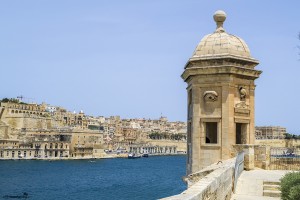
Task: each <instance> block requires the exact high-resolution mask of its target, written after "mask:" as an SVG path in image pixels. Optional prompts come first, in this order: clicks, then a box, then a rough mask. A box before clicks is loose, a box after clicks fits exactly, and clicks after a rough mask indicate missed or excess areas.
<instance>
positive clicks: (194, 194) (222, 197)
mask: <svg viewBox="0 0 300 200" xmlns="http://www.w3.org/2000/svg"><path fill="white" fill-rule="evenodd" d="M234 166H235V158H233V159H229V160H225V161H223V163H215V164H212V165H210V166H208V167H206V168H204V169H202V170H201V171H199V172H197V173H194V174H191V175H189V176H188V177H187V182H188V185H189V188H188V189H187V190H185V191H183V192H182V193H181V194H179V195H175V196H171V197H167V198H163V199H161V200H211V199H214V200H229V199H230V198H231V195H232V189H233V183H234Z"/></svg>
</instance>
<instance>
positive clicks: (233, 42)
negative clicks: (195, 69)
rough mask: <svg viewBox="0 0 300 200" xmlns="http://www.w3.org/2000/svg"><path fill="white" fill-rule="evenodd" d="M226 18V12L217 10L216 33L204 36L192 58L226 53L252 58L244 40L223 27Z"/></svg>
mask: <svg viewBox="0 0 300 200" xmlns="http://www.w3.org/2000/svg"><path fill="white" fill-rule="evenodd" d="M225 19H226V13H225V12H224V11H217V12H215V14H214V20H215V22H216V23H217V29H216V31H215V32H214V33H212V34H208V35H206V36H204V38H203V39H202V40H201V42H200V43H199V44H198V46H197V48H196V50H195V52H194V54H193V57H192V59H193V58H201V57H205V58H207V57H216V56H226V55H228V56H238V57H244V58H251V55H250V50H249V48H248V46H247V44H246V43H245V42H244V40H242V39H241V38H239V37H237V36H235V35H231V34H228V33H226V32H225V30H224V28H223V22H224V21H225Z"/></svg>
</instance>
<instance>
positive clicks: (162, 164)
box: [0, 156, 186, 200]
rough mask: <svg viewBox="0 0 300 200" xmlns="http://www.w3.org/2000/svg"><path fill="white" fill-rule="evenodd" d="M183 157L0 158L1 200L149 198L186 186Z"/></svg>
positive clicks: (168, 194) (162, 195)
mask: <svg viewBox="0 0 300 200" xmlns="http://www.w3.org/2000/svg"><path fill="white" fill-rule="evenodd" d="M185 167H186V156H153V157H149V158H140V159H125V158H124V159H122V158H120V159H100V160H66V161H52V162H50V161H42V160H19V161H12V160H8V161H0V199H5V195H22V194H23V193H24V192H26V193H28V195H29V198H28V199H32V200H44V199H45V200H54V199H55V200H58V199H64V200H67V199H69V200H75V199H84V200H85V199H87V200H97V199H99V200H106V199H107V200H114V199H118V200H119V199H124V200H126V199H128V200H129V199H130V200H139V199H143V200H147V199H149V200H152V199H158V198H163V197H167V196H171V195H175V194H178V193H180V192H182V191H183V190H185V188H186V185H185V184H184V182H183V181H182V177H183V176H184V175H185Z"/></svg>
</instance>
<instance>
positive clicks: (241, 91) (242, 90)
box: [239, 87, 247, 101]
mask: <svg viewBox="0 0 300 200" xmlns="http://www.w3.org/2000/svg"><path fill="white" fill-rule="evenodd" d="M239 92H240V99H241V101H244V100H245V99H246V96H247V90H246V89H245V88H244V87H240V88H239Z"/></svg>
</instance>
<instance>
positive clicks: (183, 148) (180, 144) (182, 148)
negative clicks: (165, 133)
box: [147, 140, 187, 152]
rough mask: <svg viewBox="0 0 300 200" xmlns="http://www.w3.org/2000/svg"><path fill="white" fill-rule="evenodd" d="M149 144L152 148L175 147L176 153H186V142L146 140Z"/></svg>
mask: <svg viewBox="0 0 300 200" xmlns="http://www.w3.org/2000/svg"><path fill="white" fill-rule="evenodd" d="M147 142H148V143H149V144H151V145H153V146H156V145H157V146H176V147H177V151H182V152H186V151H187V143H186V141H181V140H179V141H178V140H148V141H147Z"/></svg>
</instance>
